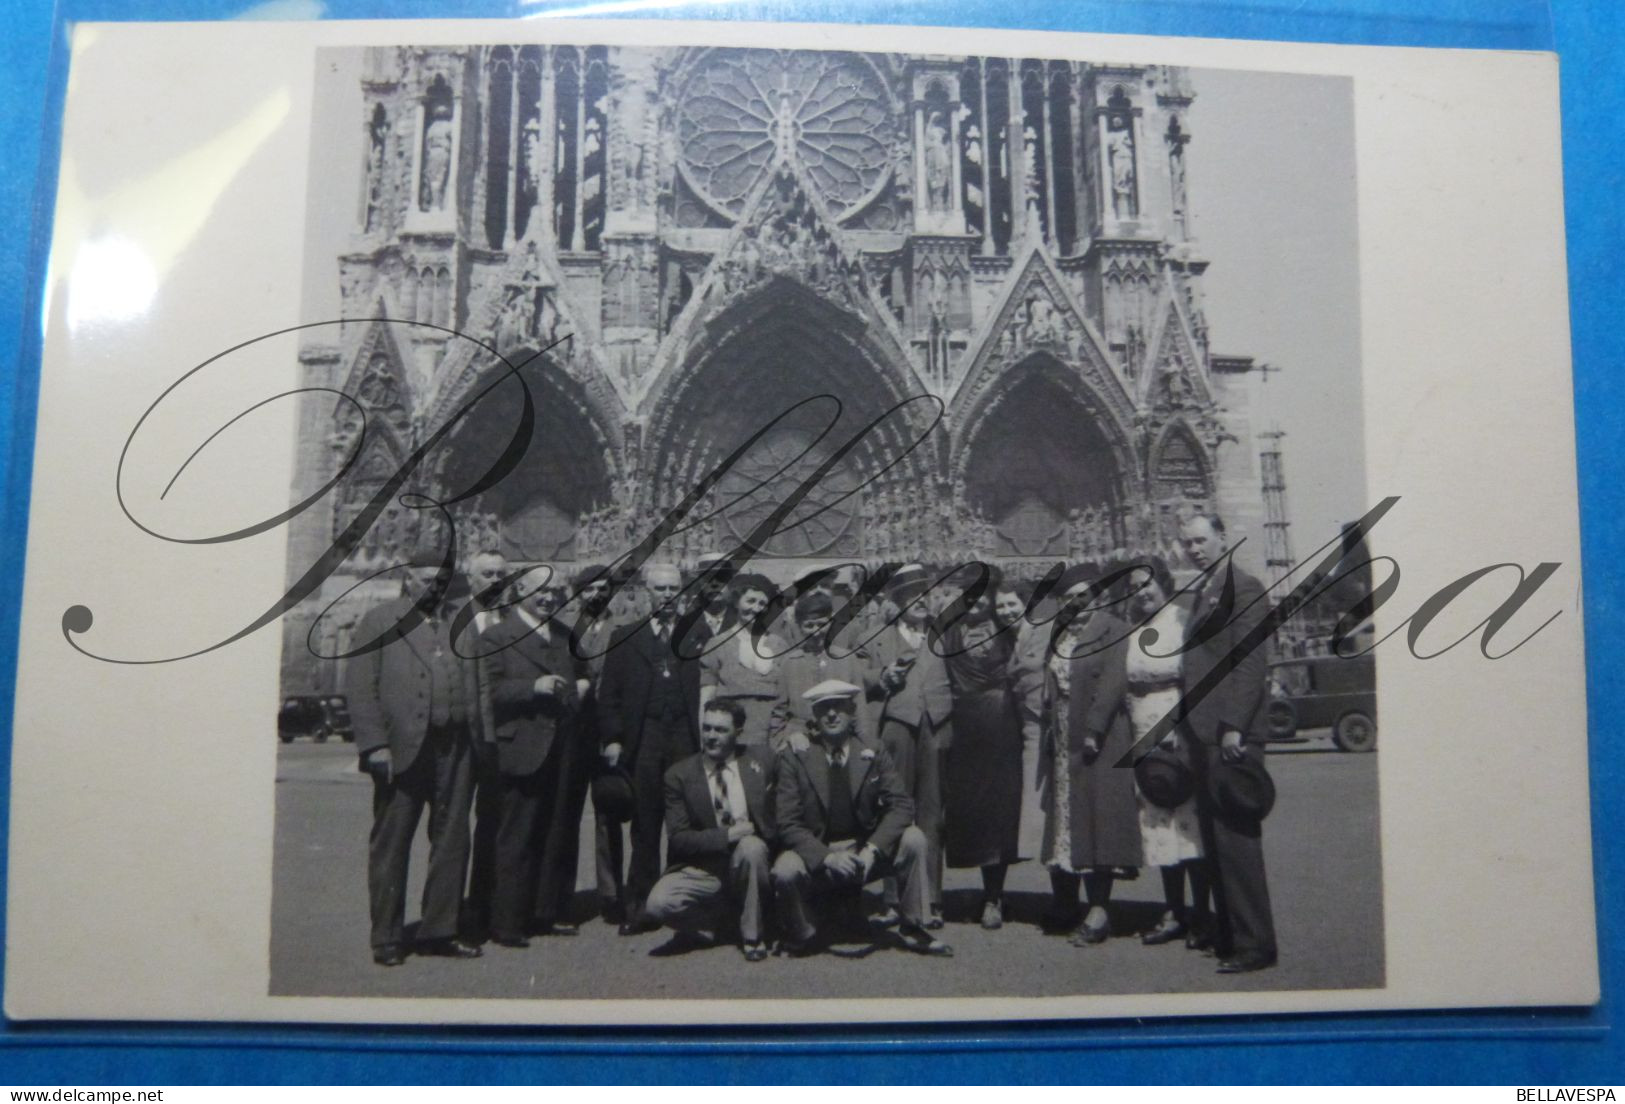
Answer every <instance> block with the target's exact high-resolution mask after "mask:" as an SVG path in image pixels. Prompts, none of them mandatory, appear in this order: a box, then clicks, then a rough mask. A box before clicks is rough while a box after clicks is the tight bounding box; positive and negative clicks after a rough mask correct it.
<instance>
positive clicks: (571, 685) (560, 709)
mask: <svg viewBox="0 0 1625 1104" xmlns="http://www.w3.org/2000/svg"><path fill="white" fill-rule="evenodd" d="M519 585H520V587H521V588H523V586H524V584H523V583H521V584H519ZM563 602H564V588H563V587H562V586H560V585H559V584H557V583H554V582H551V581H549V582H548V583H545V584H543V585H541V586H537V587H536V588H535V589H534V591H533V592H531V593H529V594H527V595H526V596H525V598H524V600H523V602H522V603H521V604H520V605H518V606H516V607H514V609H513V610H512V611H511V612H510V613H509V615H508V616H506V617H504V618H503V619H502V620H501V621H499V622H497V623H496V624H495V625H493V626H492V627H491V628H490V629H489V630H488V631H487V632H486V633H485V634H484V635H483V636H482V637H481V638H480V651H481V653H482V654H483V655H484V656H485V660H484V662H485V665H486V672H485V683H486V685H487V686H488V687H489V689H490V694H491V714H492V719H493V722H494V724H495V726H496V732H495V736H496V739H495V745H496V760H497V770H498V773H499V777H500V779H501V782H500V790H499V794H500V796H499V807H500V810H501V819H500V821H499V822H498V827H497V832H496V862H495V878H494V884H493V887H492V892H491V912H490V923H491V941H492V942H493V943H496V944H497V945H499V946H503V947H526V946H529V945H530V940H529V938H528V936H529V934H530V932H531V930H532V929H534V930H535V931H536V932H537V933H538V934H542V935H574V934H576V929H575V925H574V924H572V923H570V922H569V920H568V917H567V906H568V903H569V899H570V895H571V892H572V891H573V890H574V888H575V872H576V870H575V868H576V863H575V859H576V856H575V853H574V848H573V847H572V848H569V854H568V855H565V854H564V850H565V849H564V848H562V847H560V845H559V837H560V836H561V835H565V834H568V833H569V830H570V828H571V827H572V826H571V825H570V824H569V823H568V820H569V817H570V813H571V810H570V801H569V785H570V782H571V780H572V778H573V775H574V772H575V756H576V752H577V750H578V749H577V747H576V733H575V719H576V714H577V712H578V711H579V708H580V702H581V695H580V687H579V685H578V683H577V679H578V678H582V677H583V676H584V674H585V672H584V671H582V670H579V667H580V664H579V661H577V660H576V659H575V657H574V656H573V655H572V654H571V651H570V638H569V634H568V632H567V631H566V629H565V627H564V626H563V625H561V624H559V623H558V622H556V621H554V620H553V618H554V615H555V614H557V613H558V611H559V608H560V607H561V606H562V605H563ZM575 815H576V816H577V818H579V816H580V811H579V810H576V812H575ZM574 839H575V837H574V836H573V835H570V840H571V841H572V842H573V841H574ZM566 867H567V868H568V869H565V868H566Z"/></svg>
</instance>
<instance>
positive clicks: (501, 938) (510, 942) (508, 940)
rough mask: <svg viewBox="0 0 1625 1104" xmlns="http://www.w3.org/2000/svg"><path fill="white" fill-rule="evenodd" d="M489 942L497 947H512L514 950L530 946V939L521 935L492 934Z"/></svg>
mask: <svg viewBox="0 0 1625 1104" xmlns="http://www.w3.org/2000/svg"><path fill="white" fill-rule="evenodd" d="M491 942H493V943H495V944H496V945H497V946H499V947H513V948H515V949H516V950H517V949H520V948H524V947H528V946H530V940H528V939H526V938H525V937H524V936H522V935H493V936H491Z"/></svg>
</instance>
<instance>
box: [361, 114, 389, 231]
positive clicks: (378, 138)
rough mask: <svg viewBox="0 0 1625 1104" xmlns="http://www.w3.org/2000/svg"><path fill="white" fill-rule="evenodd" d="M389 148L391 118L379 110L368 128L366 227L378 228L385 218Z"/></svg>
mask: <svg viewBox="0 0 1625 1104" xmlns="http://www.w3.org/2000/svg"><path fill="white" fill-rule="evenodd" d="M388 148H389V120H388V119H387V118H386V117H385V116H384V115H383V113H382V112H379V113H378V114H376V115H375V116H374V117H373V121H372V125H371V126H370V127H368V128H367V217H366V228H367V229H368V230H369V231H370V230H376V229H378V226H379V223H380V222H382V220H383V206H384V154H385V151H386V150H387V149H388Z"/></svg>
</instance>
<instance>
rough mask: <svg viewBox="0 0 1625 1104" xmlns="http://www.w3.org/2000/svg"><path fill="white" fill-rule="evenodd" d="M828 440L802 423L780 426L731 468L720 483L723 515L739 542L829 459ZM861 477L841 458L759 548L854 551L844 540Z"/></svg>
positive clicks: (792, 552)
mask: <svg viewBox="0 0 1625 1104" xmlns="http://www.w3.org/2000/svg"><path fill="white" fill-rule="evenodd" d="M827 442H828V438H827V437H826V438H825V439H824V440H822V441H820V440H818V434H817V433H816V432H815V431H813V430H811V429H807V428H804V427H801V426H792V425H789V424H781V425H779V426H776V427H775V428H773V429H771V430H769V431H768V432H767V433H766V434H765V435H764V436H763V437H762V438H761V439H760V440H758V441H757V442H756V443H755V444H754V445H752V446H751V448H750V449H749V450H747V451H746V453H745V454H744V455H743V456H741V457H740V458H739V460H738V461H737V462H736V463H735V464H734V465H733V467H731V468H729V469H728V471H727V472H726V473H725V474H724V475H723V477H722V479H721V480H720V481H719V482H718V484H717V493H718V497H719V499H720V503H719V505H722V507H723V513H722V518H723V520H724V522H725V524H726V525H727V527H728V530H729V532H730V533H731V534H732V535H733V537H734V539H735V540H737V541H744V540H746V539H747V538H749V537H750V535H751V533H752V532H753V531H754V529H755V527H756V526H757V525H758V524H760V523H761V522H762V521H764V520H766V518H767V517H768V516H769V515H771V514H772V513H773V511H775V510H777V509H779V508H780V507H781V506H782V505H783V504H784V503H785V502H786V501H787V500H788V499H789V498H790V496H791V495H792V494H793V493H795V492H796V491H797V490H798V489H799V488H800V487H801V486H802V485H803V484H804V483H806V482H807V481H809V480H811V479H812V478H813V476H814V475H815V474H816V473H817V472H818V470H819V468H820V467H821V466H822V465H823V464H824V463H825V461H826V460H828V458H829V454H830V452H831V449H830V448H829V447H828V443H827ZM859 484H860V480H859V479H858V477H857V475H856V473H855V472H853V471H852V469H851V468H850V467H848V466H847V465H846V464H845V463H844V462H841V461H838V462H837V463H836V464H835V466H834V467H833V468H831V469H830V471H829V472H827V473H826V474H825V475H824V476H823V478H821V479H819V480H817V483H816V485H815V486H814V487H813V488H812V490H811V491H810V492H808V494H807V497H805V498H803V499H802V500H801V501H800V502H798V503H797V504H796V505H795V506H794V507H793V508H792V509H791V510H790V513H789V514H788V516H786V517H785V518H784V520H782V521H780V522H779V523H778V525H777V527H776V528H777V529H778V532H776V533H774V534H772V535H770V536H768V537H766V538H765V539H764V540H763V541H762V543H761V546H760V548H759V550H760V551H761V552H763V553H766V554H767V555H771V556H818V555H828V554H833V553H838V552H839V553H845V552H850V551H853V550H854V549H851V548H846V547H845V546H844V545H843V543H842V538H843V537H845V536H846V535H847V534H848V533H849V532H850V531H851V530H852V528H853V525H854V523H855V522H856V521H857V513H858V504H859V501H860V499H859V496H858V495H857V494H855V493H853V492H855V491H857V489H858V486H859Z"/></svg>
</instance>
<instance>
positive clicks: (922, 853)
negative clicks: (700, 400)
mask: <svg viewBox="0 0 1625 1104" xmlns="http://www.w3.org/2000/svg"><path fill="white" fill-rule="evenodd" d="M862 695H863V688H862V687H860V686H857V685H855V684H853V683H849V682H842V681H840V680H838V679H831V680H829V681H827V682H822V683H819V684H818V685H817V686H814V687H813V688H812V689H810V690H808V691H807V693H806V695H805V697H806V699H807V700H808V702H809V703H810V704H811V711H812V715H813V719H814V724H815V727H816V730H817V739H816V740H815V741H814V742H813V743H811V744H810V745H809V746H808V747H807V748H805V749H804V750H802V751H790V750H786V751H784V752H782V753H781V754H780V755H779V759H778V764H777V768H776V771H775V779H774V789H775V791H776V801H775V805H774V813H775V819H776V820H777V822H778V833H779V842H780V844H781V845H782V846H784V847H785V849H786V850H785V851H784V853H783V854H781V855H780V856H779V857H778V859H777V860H776V861H775V862H774V864H773V888H774V891H775V893H776V894H777V898H778V908H779V924H780V931H781V936H782V945H781V946H782V950H784V951H785V952H786V953H789V954H792V955H800V954H806V953H808V952H809V951H810V950H811V949H812V945H813V940H814V938H815V937H816V936H817V934H818V926H817V922H816V921H815V919H814V914H813V911H812V908H811V904H812V902H811V900H810V899H811V898H813V897H815V896H819V895H822V894H825V893H828V892H831V891H846V892H849V893H857V892H860V891H861V890H862V887H863V886H864V885H865V884H866V883H867V882H870V881H872V880H874V879H875V878H879V877H883V876H885V875H887V874H896V876H897V878H898V881H899V883H900V889H901V901H900V902H899V904H900V908H901V912H902V921H901V923H900V925H899V927H898V936H899V937H900V938H901V939H902V941H903V945H904V946H905V947H907V948H908V949H909V950H912V951H916V952H918V953H920V954H929V955H942V956H947V955H951V954H953V948H951V947H949V946H948V945H947V944H946V943H943V942H942V941H941V940H938V939H935V938H933V937H932V936H931V934H930V933H929V932H927V931H926V930H925V927H924V925H925V921H926V919H927V917H928V915H929V910H930V891H929V888H928V881H927V878H926V870H925V867H926V845H925V837H924V836H923V835H922V834H921V833H920V830H919V829H918V828H916V827H914V825H913V820H914V804H913V802H912V801H911V800H910V799H909V796H908V794H907V793H906V792H905V791H904V790H903V785H902V781H901V780H900V779H899V778H898V776H897V769H896V767H895V766H894V765H893V764H892V761H891V756H889V755H887V754H886V752H885V750H884V749H883V748H882V747H881V746H880V745H879V744H878V743H876V742H875V741H873V740H870V739H867V738H865V737H864V736H862V735H860V734H859V733H858V732H857V724H856V721H857V708H858V699H859V698H860V697H861V696H862Z"/></svg>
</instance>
